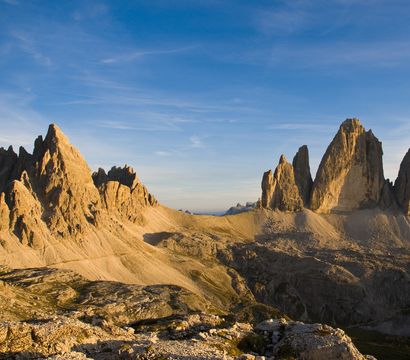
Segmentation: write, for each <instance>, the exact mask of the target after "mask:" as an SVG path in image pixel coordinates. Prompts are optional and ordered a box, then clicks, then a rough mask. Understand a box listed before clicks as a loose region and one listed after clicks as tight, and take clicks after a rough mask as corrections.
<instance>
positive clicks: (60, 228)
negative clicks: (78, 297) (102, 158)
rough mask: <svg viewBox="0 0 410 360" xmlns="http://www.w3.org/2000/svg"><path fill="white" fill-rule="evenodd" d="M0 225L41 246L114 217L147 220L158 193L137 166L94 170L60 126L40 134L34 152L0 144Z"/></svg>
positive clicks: (73, 235) (31, 244)
mask: <svg viewBox="0 0 410 360" xmlns="http://www.w3.org/2000/svg"><path fill="white" fill-rule="evenodd" d="M0 169H1V172H0V192H1V195H0V221H1V223H0V230H1V231H5V230H8V229H9V230H10V232H11V233H12V234H14V235H16V236H17V237H18V238H19V239H20V241H21V242H22V243H24V244H29V245H30V246H33V247H37V248H41V247H42V246H43V245H44V239H49V238H52V237H61V238H66V237H68V236H69V237H73V238H80V237H81V236H82V235H83V234H84V233H86V232H87V230H88V229H89V228H90V227H91V228H93V227H96V226H98V224H99V223H106V222H107V221H108V220H107V219H108V218H109V217H112V216H117V217H125V218H127V219H128V220H129V221H142V220H141V214H140V213H141V211H140V209H141V208H142V207H145V206H155V205H156V200H155V198H154V197H153V196H152V195H151V194H149V193H148V191H147V189H146V188H145V186H144V185H142V183H141V182H140V181H139V180H138V178H137V177H136V174H135V172H134V171H133V170H132V168H130V167H127V166H125V167H124V168H117V167H114V168H112V169H111V170H110V171H109V172H108V174H105V172H104V170H102V169H100V170H99V172H98V173H96V174H94V175H93V176H92V175H91V170H90V168H89V167H88V165H87V163H86V162H85V160H84V158H83V157H82V156H81V154H80V153H79V151H78V150H77V149H76V148H74V147H73V146H72V145H71V144H70V143H69V141H68V139H67V137H66V136H65V135H64V134H63V133H62V131H61V130H60V129H59V128H58V126H57V125H55V124H51V125H50V126H49V129H48V132H47V135H46V137H45V138H44V140H43V138H42V137H41V136H39V137H38V138H37V139H36V141H35V143H34V150H33V154H29V153H27V152H26V151H25V149H24V148H22V147H20V150H19V154H18V155H17V154H16V153H15V152H14V151H13V148H12V147H9V149H8V150H5V149H3V148H1V149H0Z"/></svg>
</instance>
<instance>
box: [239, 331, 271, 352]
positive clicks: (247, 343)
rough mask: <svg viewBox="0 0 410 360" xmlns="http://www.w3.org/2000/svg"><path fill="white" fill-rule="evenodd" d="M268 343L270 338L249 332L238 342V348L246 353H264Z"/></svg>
mask: <svg viewBox="0 0 410 360" xmlns="http://www.w3.org/2000/svg"><path fill="white" fill-rule="evenodd" d="M267 345H268V340H267V339H266V338H265V337H264V336H262V335H258V334H248V335H246V336H245V337H243V338H242V339H241V340H240V341H239V343H238V349H240V350H241V351H243V352H245V353H249V352H254V353H257V354H263V353H264V352H265V350H266V346H267Z"/></svg>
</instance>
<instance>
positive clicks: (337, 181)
mask: <svg viewBox="0 0 410 360" xmlns="http://www.w3.org/2000/svg"><path fill="white" fill-rule="evenodd" d="M382 155H383V151H382V145H381V142H380V141H379V140H378V139H377V138H376V137H375V136H374V135H373V133H372V131H371V130H369V131H367V132H366V130H365V129H364V127H363V126H362V125H361V123H360V121H359V120H358V119H347V120H346V121H344V122H343V123H342V125H341V126H340V129H339V131H338V133H337V134H336V136H335V137H334V139H333V141H332V142H331V144H330V145H329V147H328V148H327V150H326V153H325V155H324V156H323V159H322V161H321V163H320V166H319V170H318V172H317V175H316V179H315V181H314V184H313V190H312V196H311V208H312V209H313V210H315V211H317V212H320V213H327V212H330V211H352V210H356V209H362V208H369V207H375V206H376V205H378V204H379V201H380V197H381V192H382V188H383V186H384V176H383V164H382Z"/></svg>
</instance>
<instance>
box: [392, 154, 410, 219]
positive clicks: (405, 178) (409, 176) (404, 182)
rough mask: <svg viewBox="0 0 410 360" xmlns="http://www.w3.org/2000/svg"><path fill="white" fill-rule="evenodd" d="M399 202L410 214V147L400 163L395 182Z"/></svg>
mask: <svg viewBox="0 0 410 360" xmlns="http://www.w3.org/2000/svg"><path fill="white" fill-rule="evenodd" d="M394 190H395V193H396V198H397V202H398V203H399V205H400V206H401V207H402V209H403V210H404V212H405V213H406V214H407V215H409V216H410V149H409V150H408V151H407V154H406V155H405V156H404V158H403V161H402V162H401V164H400V170H399V175H398V177H397V179H396V181H395V183H394Z"/></svg>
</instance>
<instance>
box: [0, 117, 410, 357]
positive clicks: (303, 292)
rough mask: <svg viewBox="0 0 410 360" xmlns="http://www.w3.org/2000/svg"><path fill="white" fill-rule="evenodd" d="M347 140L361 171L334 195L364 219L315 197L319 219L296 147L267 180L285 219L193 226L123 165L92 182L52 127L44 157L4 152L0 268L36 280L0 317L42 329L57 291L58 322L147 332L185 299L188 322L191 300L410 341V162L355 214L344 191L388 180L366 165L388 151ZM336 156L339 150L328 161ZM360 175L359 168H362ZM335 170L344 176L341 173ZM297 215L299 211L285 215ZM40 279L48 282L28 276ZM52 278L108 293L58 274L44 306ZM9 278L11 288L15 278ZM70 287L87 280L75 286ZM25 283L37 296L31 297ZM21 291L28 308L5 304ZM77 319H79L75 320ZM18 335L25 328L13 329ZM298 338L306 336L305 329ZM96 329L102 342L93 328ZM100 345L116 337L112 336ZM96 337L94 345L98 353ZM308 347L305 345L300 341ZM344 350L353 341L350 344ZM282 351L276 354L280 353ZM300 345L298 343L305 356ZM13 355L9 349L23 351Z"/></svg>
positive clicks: (334, 185)
mask: <svg viewBox="0 0 410 360" xmlns="http://www.w3.org/2000/svg"><path fill="white" fill-rule="evenodd" d="M349 132H352V133H354V136H353V135H349V134H348V133H349ZM342 133H343V134H342V135H340V136H339V137H338V140H337V141H336V144H339V142H341V143H342V144H343V147H342V148H343V149H345V150H344V151H345V153H346V154H350V155H351V159H353V160H351V162H349V161H347V160H346V161H344V162H343V161H342V162H341V164H344V165H343V166H340V167H335V169H334V170H335V174H334V177H333V178H332V179H333V180H332V181H333V182H329V183H330V185H329V189H330V190H331V194H333V195H334V194H343V199H344V200H346V201H345V202H344V203H343V204H345V205H346V204H347V205H349V206H352V207H353V208H355V207H356V206H359V209H353V210H352V211H342V212H341V210H338V211H334V210H333V208H332V209H330V210H329V212H330V213H329V214H326V215H322V214H320V212H324V210H323V209H324V208H326V207H330V206H333V205H331V204H334V199H336V197H335V196H333V195H332V196H333V197H323V196H322V195H323V194H322V193H320V192H318V194H321V195H320V196H318V197H317V198H318V199H319V200H320V201H319V203H320V204H324V205H323V206H322V205H321V206H322V208H321V209H320V210H319V211H312V210H310V209H308V208H307V207H311V194H312V192H313V191H314V188H315V185H314V183H313V180H312V179H311V175H310V168H309V160H308V150H307V147H301V148H300V149H299V151H298V154H297V155H296V156H295V158H294V159H293V161H292V164H291V163H289V162H288V161H287V160H286V158H285V157H282V158H281V161H280V166H279V167H278V169H277V171H275V173H272V172H270V173H268V174H267V175H266V180H265V183H266V184H267V185H268V186H266V188H265V190H266V191H265V196H264V197H263V198H262V201H261V202H262V203H264V204H266V205H265V206H266V207H273V208H281V209H283V210H285V211H270V210H269V209H265V208H261V207H257V206H256V207H255V208H254V209H250V210H249V211H246V212H241V213H239V214H235V215H226V216H204V215H202V216H196V215H191V214H186V213H184V212H181V211H176V210H173V209H169V208H166V207H165V206H162V205H161V204H158V203H157V201H156V200H155V198H154V197H153V196H152V195H151V194H149V192H148V191H147V189H146V188H145V187H144V186H143V185H142V183H141V182H140V180H139V179H138V178H137V176H136V174H135V171H134V170H133V169H132V168H130V167H129V166H125V167H124V168H118V167H113V168H112V169H111V170H109V171H108V172H106V171H105V170H102V169H99V170H98V171H97V172H95V173H94V174H92V173H91V171H90V169H89V167H88V165H87V164H86V162H85V161H84V159H83V158H82V157H81V155H80V153H79V152H78V150H77V149H75V148H74V147H73V146H72V145H70V143H69V142H68V139H67V138H66V137H65V136H64V134H63V133H62V132H61V130H60V129H58V127H56V126H55V125H51V126H50V129H49V131H48V134H47V136H46V137H45V139H44V140H43V138H42V137H39V138H38V139H37V140H36V143H35V147H34V151H33V154H28V153H27V152H26V151H25V150H24V149H20V151H19V154H18V155H17V154H15V153H14V151H13V150H12V149H11V148H10V149H7V150H5V149H1V150H0V175H1V177H0V186H1V189H2V190H1V193H0V265H1V264H3V265H8V266H9V267H11V268H20V269H28V272H30V271H34V274H33V275H34V276H33V277H32V279H33V284H32V285H29V284H28V282H29V280H28V278H29V277H30V276H29V275H27V274H28V273H26V272H25V271H24V270H8V271H7V272H6V274H3V275H4V277H3V279H4V281H3V283H1V281H0V286H2V287H3V290H4V291H3V292H2V293H1V294H0V297H1V299H2V302H3V304H5V305H6V308H5V309H6V310H5V311H3V312H2V313H3V314H10V315H13V314H15V311H20V310H22V313H24V314H29V317H25V319H28V320H27V321H29V322H30V321H32V320H31V319H34V320H33V321H37V319H38V318H40V315H39V312H38V311H37V309H36V307H40V308H41V310H44V309H48V307H49V306H56V303H55V299H54V298H49V297H48V295H52V294H55V293H56V292H57V293H59V294H58V295H57V296H58V298H59V299H58V301H57V305H58V306H57V307H58V309H57V310H58V311H63V312H64V314H66V313H65V311H66V310H67V309H66V306H68V307H69V308H70V309H71V310H74V309H77V310H78V309H84V310H85V309H90V311H91V310H92V311H94V312H98V313H100V310H97V309H96V308H93V309H94V310H93V309H91V307H92V306H94V305H97V304H101V303H103V304H104V305H103V307H104V309H105V310H104V313H110V314H111V315H113V314H116V316H117V315H118V317H122V316H128V311H130V312H131V313H133V314H134V315H136V316H137V315H138V316H141V317H140V318H139V320H144V317H145V318H146V319H145V320H150V318H151V317H150V316H148V315H147V313H146V312H145V310H144V309H146V308H147V306H148V309H152V304H159V305H160V304H162V305H161V306H160V307H159V308H158V309H159V311H160V312H159V313H158V314H156V315H157V316H160V315H161V314H162V315H161V316H165V317H167V316H168V315H169V312H168V310H169V309H168V307H167V305H165V304H163V301H164V299H166V301H168V299H169V301H170V302H171V303H173V301H174V300H175V299H179V298H180V299H181V301H178V304H180V305H181V307H178V309H182V310H183V311H186V310H187V309H189V308H190V307H189V306H188V303H187V301H188V302H189V303H191V302H193V303H192V306H194V307H195V308H196V309H198V310H199V311H205V310H206V309H208V310H206V311H208V312H209V311H210V310H209V304H212V307H213V308H215V309H216V310H215V311H217V312H218V313H229V314H231V315H232V316H235V317H236V318H242V316H245V315H246V316H245V317H246V318H250V319H252V318H253V319H255V318H258V319H259V321H260V320H263V319H266V318H268V317H272V311H273V310H274V313H276V314H277V313H278V312H279V313H280V312H282V313H283V314H286V315H288V316H290V317H291V318H292V319H294V320H301V321H305V322H321V323H327V324H331V325H333V326H341V327H343V326H358V325H363V324H379V325H380V326H382V324H386V323H389V322H390V323H392V324H396V323H397V322H396V320H397V319H398V320H397V321H398V322H399V323H400V324H404V325H401V326H400V327H398V326H396V325H395V329H396V330H397V331H398V329H400V332H399V334H400V335H402V334H403V335H406V334H408V329H409V328H410V326H407V325H406V324H407V323H408V319H409V317H408V315H407V314H408V308H409V307H410V304H409V299H410V295H409V294H410V277H409V274H408V263H409V256H410V255H409V249H410V218H409V217H408V216H407V215H405V214H404V213H402V212H401V211H390V210H391V209H394V207H395V206H397V207H398V206H399V205H397V204H396V203H398V200H396V198H400V199H402V201H401V202H400V203H399V204H400V206H402V207H403V208H405V206H406V201H408V194H409V192H408V191H407V189H408V184H409V182H408V179H409V176H408V157H407V156H406V160H405V161H403V164H402V166H401V169H400V173H399V178H400V180H399V179H398V180H397V181H396V183H395V184H394V185H393V184H392V183H390V182H387V181H383V182H382V178H380V179H379V178H377V179H379V180H380V181H379V180H377V181H370V180H369V181H368V180H366V179H365V180H363V179H362V180H360V183H361V184H365V186H370V188H371V189H373V190H374V189H379V186H380V187H381V194H380V195H379V197H377V194H376V191H369V192H366V194H365V196H363V197H362V198H360V199H361V200H360V203H358V202H357V201H353V202H352V197H349V196H347V195H346V186H345V185H344V184H343V185H342V186H341V185H340V182H341V180H340V179H343V176H345V177H346V176H347V177H348V176H349V175H346V174H348V173H349V171H353V173H354V174H357V169H360V171H366V173H368V174H380V171H379V170H380V169H379V170H377V169H378V167H377V166H373V165H371V164H373V162H374V163H375V164H377V163H378V162H377V161H373V160H371V159H374V158H376V159H378V158H379V155H378V156H373V155H370V154H369V155H368V154H367V152H370V153H372V152H373V151H374V150H371V149H376V150H377V149H379V147H378V145H377V144H378V143H377V141H376V140H374V138H373V136H372V134H368V133H366V132H363V131H362V130H361V129H360V128H358V125H357V124H353V125H352V126H346V129H343V131H342ZM363 134H364V135H363ZM366 134H367V135H366ZM352 137H353V138H354V137H357V138H358V139H359V138H360V139H359V140H358V139H356V140H352V139H351V138H352ZM346 139H347V140H346ZM353 143H354V144H356V145H354V146H353V145H352V144H353ZM358 144H360V145H358ZM363 149H366V151H364V150H363ZM337 153H338V152H332V151H330V155H329V156H330V158H331V157H332V156H333V155H332V154H336V155H337ZM376 153H378V152H377V151H376ZM352 154H353V155H352ZM365 154H366V155H365ZM350 155H349V156H350ZM346 157H347V155H346ZM351 163H354V164H355V165H354V169H355V170H351V169H352V168H353V166H351ZM363 164H364V165H363ZM324 168H326V166H324ZM338 169H342V170H340V171H339V172H337V171H336V170H338ZM340 174H342V175H340ZM383 180H384V179H383ZM348 184H350V183H349V182H348ZM317 186H318V185H317ZM340 186H341V187H340ZM363 186H364V185H363ZM319 188H320V186H319ZM312 189H313V190H312ZM330 190H329V191H330ZM316 191H319V190H316ZM337 196H339V195H337ZM321 199H324V200H325V201H322V200H321ZM374 199H379V200H378V201H379V202H378V206H376V207H374V208H372V209H360V207H361V206H362V202H363V201H364V203H365V205H366V207H368V206H371V207H373V206H375V203H376V201H375V200H374ZM347 200H349V201H350V202H349V201H347ZM353 200H355V199H354V198H353ZM288 204H291V206H292V211H287V210H288V208H287V206H288ZM358 204H359V205H358ZM345 205H344V206H345ZM252 206H253V205H252ZM238 208H241V207H240V206H238ZM385 208H388V209H389V211H384V210H383V209H385ZM34 267H38V268H40V269H42V270H40V271H38V270H33V269H31V268H34ZM51 268H57V269H65V270H71V271H74V272H76V273H78V274H80V275H81V276H82V277H84V278H85V279H87V281H93V280H94V281H96V280H98V281H100V280H105V281H107V280H108V281H111V283H110V284H107V283H105V282H104V283H98V284H90V285H86V283H84V282H83V280H81V281H80V283H76V284H73V286H70V287H71V289H70V288H67V286H66V284H67V282H69V281H71V280H67V279H65V278H64V276H63V275H62V274H61V273H58V277H60V276H62V280H61V281H57V282H55V283H54V282H51V281H49V279H47V281H44V288H43V289H44V296H45V298H43V296H42V295H41V296H40V295H39V293H38V290H39V289H40V288H42V286H41V285H40V282H41V281H40V278H41V277H43V275H41V276H38V274H41V272H42V271H45V274H49V273H50V274H51V273H52V270H51ZM30 269H31V270H30ZM1 273H2V270H1V268H0V275H2V274H1ZM9 276H10V277H11V278H12V279H13V280H10V281H9V280H7V279H9ZM71 276H73V279H74V280H75V279H77V275H70V276H69V277H71ZM0 277H1V276H0ZM0 280H1V279H0ZM16 280H18V281H22V283H23V284H22V286H23V288H21V289H20V288H19V289H18V291H17V288H13V287H12V286H13V285H12V284H11V283H13V282H15V281H16ZM7 282H11V283H9V284H8V283H7ZM74 282H76V280H75V281H74ZM118 282H121V283H123V284H122V285H119V284H118ZM170 284H172V285H170ZM26 285H27V286H28V287H30V288H31V290H32V291H30V292H29V291H25V289H26V290H27V289H28V287H27V288H24V286H26ZM135 286H136V287H135ZM147 287H148V288H147ZM141 289H149V291H148V293H147V292H146V290H144V291H142V292H141ZM161 289H162V290H161ZM179 289H184V290H179ZM15 290H16V291H17V292H16V298H17V301H15V300H13V301H14V302H13V301H11V302H10V303H8V301H9V300H11V299H12V297H13V296H14V295H13V294H14V293H15ZM130 290H132V292H133V293H135V295H138V296H137V297H135V298H132V299H135V301H134V300H132V299H131V298H129V296H131V293H130ZM185 290H186V291H185ZM176 293H178V294H179V295H180V296H179V295H177V294H176ZM167 294H169V296H168V295H167ZM172 294H173V295H172ZM101 295H102V296H101ZM140 295H141V297H140ZM51 297H52V296H51ZM60 297H61V299H60ZM119 298H121V300H118V301H119V302H127V304H128V305H126V307H127V309H124V308H123V307H122V306H123V305H124V304H122V305H121V304H118V303H117V300H116V299H119ZM67 299H68V300H67ZM127 299H128V300H127ZM130 299H131V300H132V301H131V300H130ZM65 300H67V301H65ZM27 301H28V302H29V303H27ZM128 301H131V302H128ZM147 301H148V302H147ZM60 302H61V303H60ZM59 304H60V305H61V304H63V305H64V306H63V307H59V306H60V305H59ZM93 304H94V305H93ZM8 305H10V306H8ZM43 306H44V308H43ZM98 306H99V305H98ZM98 306H97V307H98ZM124 306H125V305H124ZM0 307H1V306H0ZM167 309H168V310H167ZM164 310H166V311H165V312H164V313H162V311H164ZM0 313H1V311H0ZM244 314H245V315H244ZM94 315H95V313H94ZM134 315H133V316H134ZM13 316H14V315H13ZM68 316H69V318H70V319H72V314H71V313H69V314H68ZM86 317H87V316H85V318H86ZM17 318H18V317H17ZM12 319H16V318H12ZM70 319H68V320H67V319H62V320H61V325H62V327H61V328H62V329H65V330H64V332H65V331H66V330H67V331H70V328H71V326H74V328H75V329H83V326H82V325H81V326H80V324H78V323H76V321H74V322H71V320H70ZM80 320H81V321H83V320H84V319H80ZM85 320H86V319H85ZM85 320H84V321H85ZM97 320H98V319H97ZM97 320H96V321H97ZM139 320H138V321H139ZM159 320H161V319H159ZM41 321H42V320H41ZM47 321H48V320H47ZM246 321H250V320H246ZM125 323H126V321H125V322H124V323H123V324H125ZM52 324H53V321H48V322H47V324H45V329H46V331H48V329H50V328H51V329H54V327H53V325H52ZM66 325H67V326H68V327H66ZM276 325H278V324H276ZM276 325H275V326H276ZM7 326H8V325H7ZM7 326H6V328H7ZM10 326H11V329H18V328H19V326H16V324H11V325H10ZM178 326H179V325H178ZM295 326H296V328H298V329H299V325H298V324H295ZM86 327H87V329H89V330H90V331H91V332H94V330H95V329H94V330H92V329H90V328H88V326H86ZM23 328H24V329H26V330H27V331H28V332H27V333H26V334H29V333H30V331H31V330H33V331H34V333H42V331H43V330H42V326H41V322H40V325H39V326H34V327H33V326H31V325H27V326H26V325H24V326H23ZM279 328H280V329H282V325H280V326H279ZM293 328H294V323H291V325H290V328H289V329H287V326H283V329H284V330H286V331H288V330H289V336H290V337H288V336H285V337H284V339H288V340H289V341H293V340H292V339H293V337H292V334H293V330H292V329H293ZM306 329H308V334H307V335H306V336H307V339H310V338H311V336H313V339H315V341H314V342H313V345H315V344H317V343H316V340H318V339H316V337H315V334H316V332H317V330H318V329H319V328H317V327H315V326H313V327H311V326H308V327H307V328H306ZM0 330H1V329H0ZM225 330H226V329H224V331H225ZM228 330H229V329H228ZM311 330H312V331H313V334H312V333H311ZM327 330H329V331H333V330H330V329H327ZM7 331H8V330H6V332H7ZM13 331H14V330H13ZM57 331H59V330H58V329H57ZM75 331H77V330H75ZM81 331H82V330H81ZM87 331H88V330H87ZM95 331H97V332H98V333H100V332H99V330H95ZM229 331H230V330H229ZM275 332H276V331H275ZM96 334H97V333H96ZM298 334H299V333H298ZM97 335H98V334H97ZM97 335H96V336H97ZM316 335H317V334H316ZM319 335H320V334H319ZM329 335H331V334H329ZM333 335H335V336H336V337H333ZM333 335H332V337H333V340H335V341H336V342H335V343H334V344H337V343H339V340H341V339H342V338H343V336H342V334H341V333H338V332H335V333H334V334H333ZM339 335H340V336H339ZM98 336H102V338H105V336H106V334H102V333H101V334H100V335H98ZM98 336H97V337H93V339H94V340H95V341H97V340H98ZM203 336H208V335H203ZM269 336H270V335H269ZM272 336H273V335H272ZM300 336H304V335H297V337H300ZM17 338H18V337H17ZM13 339H14V338H13V337H12V339H11V341H12V342H14V340H13ZM96 339H97V340H96ZM207 339H208V338H207ZM29 340H30V339H29ZM94 340H93V341H94ZM209 340H210V341H211V340H212V341H213V340H217V341H216V343H217V344H219V345H220V344H221V341H224V340H221V339H219V337H217V339H213V336H209ZM288 340H286V341H288ZM319 340H320V339H319ZM333 340H332V341H333ZM16 341H17V340H16ZM18 341H20V340H18ZM18 341H17V342H16V344H17V343H18ZM132 341H134V340H132ZM275 341H276V340H275ZM309 341H310V340H309ZM342 342H344V343H346V342H348V340H347V339H345V338H343V339H342ZM10 344H11V342H10ZM30 344H31V345H30ZM30 344H29V347H31V346H32V343H30ZM161 344H162V345H164V346H163V347H162V349H165V348H166V347H167V346H168V345H169V346H171V343H169V342H166V343H162V342H161ZM190 344H191V343H189V344H188V345H187V348H189V346H190ZM277 344H279V343H277V342H275V345H274V343H273V342H272V343H271V344H269V346H271V345H272V346H276V345H277ZM151 345H152V344H151ZM162 345H161V346H162ZM180 345H182V342H175V343H173V344H172V346H173V349H175V348H177V347H178V346H180ZM219 345H218V346H219ZM299 345H300V343H299V342H296V343H295V346H296V347H298V346H299ZM302 345H303V343H302ZM13 346H14V345H12V346H11V347H9V349H8V350H7V349H6V350H5V351H13V352H14V351H18V349H16V348H14V347H13ZM33 346H34V345H33ZM35 346H37V345H35ZM41 346H42V345H41ZM132 346H134V345H132ZM152 346H154V347H155V346H156V345H152ZM303 346H304V345H303ZM97 348H98V346H97ZM314 349H315V347H313V350H314ZM278 350H279V348H278ZM113 351H117V348H116V347H114V348H113ZM161 351H162V350H161ZM184 351H185V350H184ZM298 351H299V350H298ZM0 353H1V351H0ZM259 353H260V354H261V352H259ZM0 355H1V354H0ZM144 356H145V355H144ZM0 358H1V356H0ZM107 358H109V357H107ZM359 358H360V357H359Z"/></svg>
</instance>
